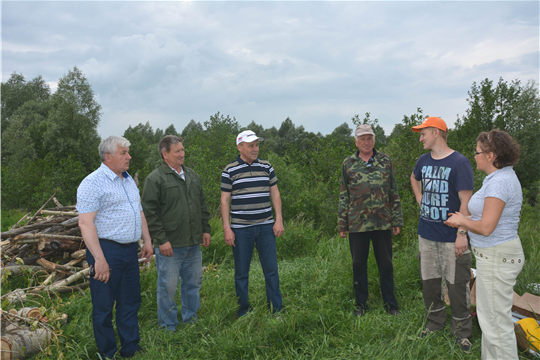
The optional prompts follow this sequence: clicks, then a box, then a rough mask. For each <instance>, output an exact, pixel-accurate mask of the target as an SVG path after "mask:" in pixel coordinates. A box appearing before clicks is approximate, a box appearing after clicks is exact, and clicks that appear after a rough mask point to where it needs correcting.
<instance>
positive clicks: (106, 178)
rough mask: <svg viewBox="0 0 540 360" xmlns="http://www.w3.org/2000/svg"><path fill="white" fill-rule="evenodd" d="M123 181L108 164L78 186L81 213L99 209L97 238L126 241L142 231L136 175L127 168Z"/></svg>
mask: <svg viewBox="0 0 540 360" xmlns="http://www.w3.org/2000/svg"><path fill="white" fill-rule="evenodd" d="M122 175H123V177H124V180H123V181H122V180H121V179H120V177H118V175H116V174H115V173H114V172H113V171H112V170H111V169H109V167H108V166H107V165H105V164H101V166H100V167H99V168H98V169H97V170H96V171H94V172H93V173H91V174H90V175H88V176H87V177H86V178H84V180H83V181H82V182H81V184H80V185H79V188H78V189H77V211H78V212H79V214H84V213H90V212H94V211H97V215H96V219H95V221H94V224H95V225H96V229H97V233H98V237H99V238H100V239H109V240H114V241H116V242H119V243H122V244H126V243H131V242H134V241H138V240H139V239H140V238H141V234H142V220H141V211H142V205H141V198H140V195H139V189H138V188H137V185H136V184H135V181H134V180H133V178H132V177H131V176H130V175H129V174H128V173H127V172H126V171H125V172H123V173H122Z"/></svg>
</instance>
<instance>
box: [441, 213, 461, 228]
mask: <svg viewBox="0 0 540 360" xmlns="http://www.w3.org/2000/svg"><path fill="white" fill-rule="evenodd" d="M448 216H449V218H448V220H446V221H445V222H444V224H445V225H448V226H450V227H453V228H457V227H458V226H460V225H462V221H463V219H465V216H463V214H461V213H460V212H459V211H456V212H455V213H450V214H448Z"/></svg>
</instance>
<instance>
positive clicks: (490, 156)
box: [445, 130, 525, 360]
mask: <svg viewBox="0 0 540 360" xmlns="http://www.w3.org/2000/svg"><path fill="white" fill-rule="evenodd" d="M476 141H477V144H476V150H475V152H474V153H475V157H474V158H475V160H476V166H477V168H478V170H480V171H483V172H485V173H486V174H487V176H486V178H485V179H484V182H483V184H482V188H481V189H480V190H478V192H476V193H475V194H474V195H473V196H472V198H471V200H470V201H469V212H470V213H471V216H470V218H467V217H465V216H463V215H462V214H460V213H459V212H456V213H455V214H450V215H451V217H450V218H449V219H448V220H447V221H446V222H445V223H446V224H447V225H449V226H452V227H458V226H463V227H465V228H466V229H467V230H468V232H469V236H470V239H471V247H472V250H473V254H474V256H475V258H476V269H477V276H476V309H477V313H478V322H479V323H480V327H481V328H482V359H505V360H506V359H517V358H518V352H517V344H516V337H515V335H514V324H513V322H512V311H511V309H512V301H513V293H514V290H513V289H514V285H515V283H516V278H517V276H518V274H519V273H520V272H521V269H522V268H523V264H524V262H525V257H524V255H523V249H522V247H521V242H520V240H519V237H518V234H517V230H518V224H519V215H520V212H521V204H522V202H523V195H522V193H521V184H520V183H519V180H518V178H517V176H516V173H515V172H514V170H513V168H512V167H513V165H515V164H517V162H518V161H519V157H520V154H521V149H520V146H519V145H518V144H517V143H516V142H515V140H514V139H513V138H512V137H511V136H510V135H508V133H506V132H504V131H500V130H493V131H490V132H489V133H487V132H483V133H481V134H480V135H478V137H477V138H476Z"/></svg>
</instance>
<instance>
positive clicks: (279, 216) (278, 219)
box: [270, 185, 285, 237]
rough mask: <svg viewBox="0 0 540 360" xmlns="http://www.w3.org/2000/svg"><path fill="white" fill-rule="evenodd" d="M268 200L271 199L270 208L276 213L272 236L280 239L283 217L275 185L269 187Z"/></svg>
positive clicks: (279, 196)
mask: <svg viewBox="0 0 540 360" xmlns="http://www.w3.org/2000/svg"><path fill="white" fill-rule="evenodd" d="M270 198H272V206H273V207H274V211H275V212H276V223H275V224H274V235H276V237H280V236H282V235H283V233H284V232H285V228H284V227H283V215H282V214H281V195H280V193H279V189H278V186H277V185H274V186H271V187H270Z"/></svg>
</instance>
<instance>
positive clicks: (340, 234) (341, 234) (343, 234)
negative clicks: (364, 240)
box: [339, 231, 349, 239]
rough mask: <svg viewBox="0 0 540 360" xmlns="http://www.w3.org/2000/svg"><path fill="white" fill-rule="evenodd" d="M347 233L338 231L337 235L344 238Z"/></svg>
mask: <svg viewBox="0 0 540 360" xmlns="http://www.w3.org/2000/svg"><path fill="white" fill-rule="evenodd" d="M348 233H349V232H348V231H340V232H339V236H340V237H342V238H344V239H345V238H346V237H347V234H348Z"/></svg>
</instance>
